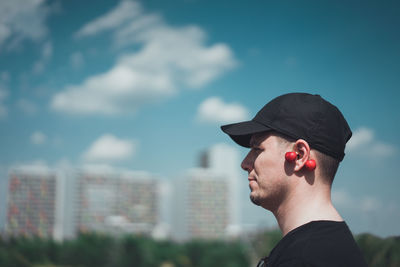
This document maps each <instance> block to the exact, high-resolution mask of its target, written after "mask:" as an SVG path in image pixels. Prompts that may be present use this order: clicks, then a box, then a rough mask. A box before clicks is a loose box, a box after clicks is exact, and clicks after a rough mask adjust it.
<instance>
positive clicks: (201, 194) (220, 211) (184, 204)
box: [173, 168, 230, 240]
mask: <svg viewBox="0 0 400 267" xmlns="http://www.w3.org/2000/svg"><path fill="white" fill-rule="evenodd" d="M228 188H229V186H228V181H227V179H226V177H224V176H219V175H217V174H215V173H213V172H212V171H210V170H208V169H203V168H199V169H192V170H189V171H187V172H186V173H185V175H183V176H182V177H181V178H179V179H176V180H175V185H174V189H175V192H174V196H175V200H174V203H175V207H174V208H175V209H174V212H175V216H174V222H173V223H174V231H173V237H174V238H175V239H177V240H188V239H220V238H224V237H225V236H226V231H227V226H228V224H229V215H230V211H229V205H228V203H229V191H228Z"/></svg>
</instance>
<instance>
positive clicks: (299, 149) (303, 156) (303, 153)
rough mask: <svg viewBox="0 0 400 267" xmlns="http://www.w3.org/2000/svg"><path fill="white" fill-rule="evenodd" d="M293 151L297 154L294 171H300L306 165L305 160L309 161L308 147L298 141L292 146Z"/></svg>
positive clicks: (305, 143) (305, 142)
mask: <svg viewBox="0 0 400 267" xmlns="http://www.w3.org/2000/svg"><path fill="white" fill-rule="evenodd" d="M293 150H294V151H295V152H296V153H297V159H296V165H295V167H294V171H300V170H301V169H302V168H303V167H304V165H305V164H306V162H307V160H309V159H310V146H309V145H308V143H307V141H305V140H303V139H298V140H297V141H296V143H295V144H294V147H293Z"/></svg>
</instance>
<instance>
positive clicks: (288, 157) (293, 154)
mask: <svg viewBox="0 0 400 267" xmlns="http://www.w3.org/2000/svg"><path fill="white" fill-rule="evenodd" d="M296 158H297V154H296V152H293V151H291V152H286V154H285V159H286V160H287V161H289V162H293V161H295V160H296Z"/></svg>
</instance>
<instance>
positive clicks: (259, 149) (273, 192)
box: [221, 93, 367, 267]
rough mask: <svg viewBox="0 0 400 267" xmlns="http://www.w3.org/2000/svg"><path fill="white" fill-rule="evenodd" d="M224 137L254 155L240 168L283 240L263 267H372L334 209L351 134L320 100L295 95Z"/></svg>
mask: <svg viewBox="0 0 400 267" xmlns="http://www.w3.org/2000/svg"><path fill="white" fill-rule="evenodd" d="M221 129H222V130H223V131H224V132H225V133H227V134H228V135H229V136H230V137H231V138H232V139H233V140H234V141H235V142H236V143H237V144H239V145H241V146H244V147H249V148H251V150H250V152H249V153H248V155H247V156H246V157H245V158H244V160H243V162H242V165H241V166H242V168H243V169H244V170H246V171H247V172H248V180H249V187H250V190H251V193H250V199H251V201H252V202H253V203H254V204H256V205H259V206H261V207H263V208H265V209H267V210H269V211H271V212H272V213H273V214H274V216H275V218H276V219H277V221H278V225H279V227H280V229H281V231H282V234H283V238H282V240H281V241H280V242H279V243H278V244H277V245H276V246H275V248H274V249H273V250H272V251H271V253H270V254H269V256H268V257H266V258H264V259H262V260H260V262H259V263H258V265H257V266H282V267H283V266H324V267H326V266H341V267H342V266H351V267H356V266H367V264H366V263H365V260H364V259H363V256H362V254H361V252H360V250H359V248H358V247H357V244H356V243H355V241H354V238H353V236H352V234H351V232H350V230H349V228H348V227H347V225H346V223H345V222H344V221H343V219H342V217H341V216H340V214H339V213H338V212H337V210H336V209H335V207H334V206H333V205H332V201H331V186H332V181H333V178H334V176H335V174H336V170H337V168H338V166H339V163H340V162H341V161H342V160H343V157H344V149H345V145H346V143H347V141H348V140H349V139H350V137H351V135H352V132H351V130H350V128H349V125H348V124H347V122H346V120H345V118H344V117H343V115H342V113H341V112H340V111H339V109H338V108H337V107H335V106H334V105H332V104H331V103H329V102H327V101H326V100H324V99H323V98H322V97H320V96H319V95H311V94H305V93H291V94H285V95H282V96H279V97H277V98H275V99H273V100H272V101H271V102H269V103H267V104H266V105H265V106H264V107H263V108H262V109H261V110H260V111H259V112H258V113H257V115H256V116H255V117H254V118H253V119H252V120H251V121H246V122H240V123H234V124H229V125H224V126H222V127H221Z"/></svg>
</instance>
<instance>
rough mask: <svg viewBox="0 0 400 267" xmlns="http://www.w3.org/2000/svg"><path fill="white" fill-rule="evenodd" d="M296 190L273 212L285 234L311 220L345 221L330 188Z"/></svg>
mask: <svg viewBox="0 0 400 267" xmlns="http://www.w3.org/2000/svg"><path fill="white" fill-rule="evenodd" d="M327 190H328V191H326V190H318V191H317V190H309V191H308V192H307V191H304V190H296V191H295V192H294V193H292V194H290V195H289V196H288V198H287V199H286V201H285V202H284V203H281V205H280V206H279V207H278V208H277V209H276V210H274V211H272V212H273V214H274V215H275V218H276V220H277V221H278V224H279V228H280V229H281V231H282V234H283V236H285V235H286V234H287V233H288V232H290V231H292V230H293V229H295V228H297V227H299V226H301V225H303V224H306V223H308V222H311V221H319V220H329V221H343V219H342V217H341V216H340V214H339V213H338V212H337V210H336V209H335V207H334V206H333V205H332V201H331V197H330V189H327Z"/></svg>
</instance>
